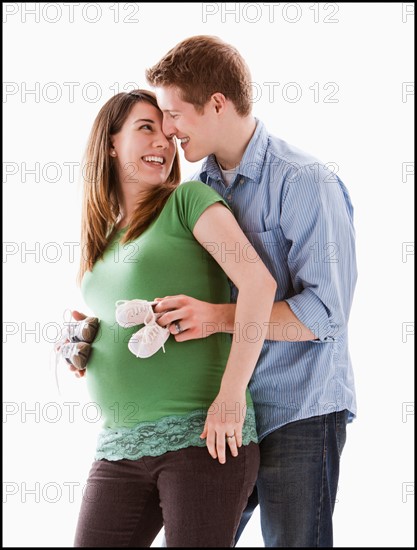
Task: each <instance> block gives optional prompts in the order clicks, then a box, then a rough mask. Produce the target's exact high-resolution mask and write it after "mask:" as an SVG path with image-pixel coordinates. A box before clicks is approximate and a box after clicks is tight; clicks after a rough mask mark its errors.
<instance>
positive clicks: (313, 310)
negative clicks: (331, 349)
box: [285, 288, 337, 343]
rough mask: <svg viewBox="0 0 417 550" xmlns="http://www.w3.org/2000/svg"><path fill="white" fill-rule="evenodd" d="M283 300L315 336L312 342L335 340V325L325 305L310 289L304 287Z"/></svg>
mask: <svg viewBox="0 0 417 550" xmlns="http://www.w3.org/2000/svg"><path fill="white" fill-rule="evenodd" d="M285 301H286V302H287V304H288V305H289V306H290V308H291V311H292V312H293V313H294V315H295V316H296V317H297V319H298V320H299V321H301V322H302V323H303V325H305V326H306V327H307V328H308V329H310V330H311V332H313V333H314V335H315V336H316V338H317V340H312V342H315V343H321V342H335V341H336V337H335V334H336V333H337V327H335V325H334V323H332V322H331V321H330V319H329V313H328V310H327V308H326V306H325V305H324V304H323V302H322V301H321V300H320V298H319V297H318V296H317V295H316V294H315V293H314V291H313V290H312V289H310V288H306V289H305V290H303V292H302V293H301V294H297V295H296V296H293V297H292V298H288V300H285Z"/></svg>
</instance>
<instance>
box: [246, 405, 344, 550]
mask: <svg viewBox="0 0 417 550" xmlns="http://www.w3.org/2000/svg"><path fill="white" fill-rule="evenodd" d="M347 418H348V412H347V411H346V410H345V411H341V412H335V413H330V414H325V415H322V416H315V417H312V418H307V419H305V420H299V421H296V422H291V423H290V424H286V425H285V426H282V427H281V428H279V429H277V430H275V431H274V432H272V433H270V434H269V435H267V436H266V437H265V438H264V439H263V440H262V441H261V443H260V445H259V448H260V451H261V465H260V469H259V473H258V479H257V482H256V487H255V489H254V491H253V493H252V495H251V496H250V498H249V501H248V505H247V507H246V509H245V511H244V512H243V515H242V519H241V522H240V525H239V527H238V530H237V533H236V538H235V542H237V541H238V539H239V537H240V535H241V534H242V531H243V529H244V528H245V525H246V524H247V522H248V521H249V519H250V517H251V516H252V513H253V511H254V509H255V508H256V506H257V505H258V504H259V506H260V516H261V528H262V536H263V539H264V544H265V546H266V547H276V548H285V547H287V548H290V547H291V548H292V547H304V548H306V547H332V546H333V526H332V515H333V510H334V504H335V500H336V492H337V483H338V479H339V462H340V456H341V454H342V450H343V447H344V444H345V441H346V423H347Z"/></svg>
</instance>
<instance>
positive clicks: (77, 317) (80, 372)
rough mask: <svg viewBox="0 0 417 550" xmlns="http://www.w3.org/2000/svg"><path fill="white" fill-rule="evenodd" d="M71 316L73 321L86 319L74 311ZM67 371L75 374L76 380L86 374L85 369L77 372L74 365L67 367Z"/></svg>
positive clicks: (82, 314)
mask: <svg viewBox="0 0 417 550" xmlns="http://www.w3.org/2000/svg"><path fill="white" fill-rule="evenodd" d="M71 314H72V317H73V319H75V321H82V320H83V319H85V318H86V317H87V315H84V313H80V312H79V311H75V310H74V311H72V312H71ZM67 342H69V340H67ZM69 370H70V371H72V372H73V373H74V374H75V376H76V378H82V377H83V376H85V373H86V372H87V369H84V370H79V369H77V368H76V367H74V365H69Z"/></svg>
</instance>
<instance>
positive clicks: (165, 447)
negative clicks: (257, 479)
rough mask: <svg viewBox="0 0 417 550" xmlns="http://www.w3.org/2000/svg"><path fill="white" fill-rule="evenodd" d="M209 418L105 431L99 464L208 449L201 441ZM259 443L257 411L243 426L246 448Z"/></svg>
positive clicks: (250, 411)
mask: <svg viewBox="0 0 417 550" xmlns="http://www.w3.org/2000/svg"><path fill="white" fill-rule="evenodd" d="M206 417H207V414H206V413H204V414H202V413H201V411H194V412H192V413H190V414H188V415H186V416H166V417H164V418H161V419H159V420H157V421H155V422H141V423H139V424H138V425H136V426H134V427H133V428H124V427H123V428H118V429H111V428H105V429H103V430H102V431H101V432H100V434H99V436H98V441H97V450H96V455H95V459H96V460H102V459H106V460H122V459H124V458H125V459H129V460H137V459H138V458H141V457H143V456H160V455H162V454H164V453H167V452H168V451H178V450H180V449H185V448H186V447H205V446H206V440H205V439H200V434H201V432H202V431H203V428H204V423H205V420H206ZM251 441H253V442H254V443H258V436H257V433H256V423H255V411H254V410H253V408H249V407H248V408H247V410H246V417H245V422H244V424H243V437H242V442H243V445H248V444H249V443H250V442H251Z"/></svg>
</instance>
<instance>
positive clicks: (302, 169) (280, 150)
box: [193, 121, 357, 440]
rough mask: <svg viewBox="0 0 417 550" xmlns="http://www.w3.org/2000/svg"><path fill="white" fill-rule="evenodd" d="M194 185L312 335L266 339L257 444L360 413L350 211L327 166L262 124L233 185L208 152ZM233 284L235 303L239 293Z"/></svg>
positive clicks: (256, 376)
mask: <svg viewBox="0 0 417 550" xmlns="http://www.w3.org/2000/svg"><path fill="white" fill-rule="evenodd" d="M193 179H199V180H200V181H202V182H203V183H206V184H207V185H210V186H211V187H212V188H213V189H215V190H216V191H217V192H218V193H219V194H220V195H221V196H222V197H223V198H224V199H225V200H226V201H227V203H228V204H229V205H230V207H231V209H232V211H233V213H234V215H235V217H236V219H237V221H238V223H239V225H240V227H241V228H242V229H243V231H244V232H245V234H246V236H247V237H248V239H249V241H250V242H251V243H252V244H253V246H254V247H255V249H256V251H257V252H258V254H259V256H260V257H261V258H262V260H263V262H264V263H265V265H266V266H267V267H268V269H269V271H270V272H271V274H272V275H273V276H274V277H275V279H276V281H277V284H278V288H277V292H276V298H275V301H282V300H285V301H286V302H287V303H288V305H289V306H290V308H291V310H292V311H293V313H294V314H295V315H296V317H297V318H298V319H299V320H300V321H301V322H302V323H303V324H304V325H305V326H307V327H308V328H309V329H310V330H311V331H312V332H313V333H314V334H315V336H316V338H317V339H316V340H313V341H306V342H302V341H301V342H300V341H299V337H298V338H297V332H298V333H299V330H300V329H299V328H297V327H296V325H295V324H291V326H288V327H284V335H285V334H286V335H287V338H288V340H287V341H273V340H266V341H265V344H264V346H263V349H262V352H261V355H260V358H259V361H258V364H257V366H256V369H255V371H254V373H253V376H252V379H251V381H250V384H249V388H250V391H251V394H252V398H253V401H254V405H255V411H256V420H257V428H258V434H259V439H260V440H261V439H262V438H263V437H265V436H266V435H267V434H268V433H270V432H272V431H273V430H275V429H277V428H279V427H280V426H283V425H284V424H287V423H288V422H293V421H295V420H301V419H304V418H309V417H312V416H317V415H322V414H326V413H329V412H335V411H341V410H343V409H347V410H348V411H349V412H350V414H349V420H352V419H353V417H354V416H355V415H356V397H355V387H354V377H353V371H352V366H351V361H350V357H349V351H348V326H347V325H348V318H349V312H350V308H351V303H352V298H353V292H354V288H355V283H356V279H357V270H356V258H355V230H354V226H353V207H352V204H351V201H350V197H349V194H348V191H347V189H346V187H345V186H344V184H343V183H342V182H341V180H340V179H339V178H338V177H337V176H336V175H335V174H334V173H333V172H331V171H330V170H329V169H327V168H326V167H325V166H324V165H323V163H321V162H320V161H318V160H317V159H315V158H314V157H312V156H310V155H308V154H307V153H305V152H303V151H301V150H299V149H297V148H296V147H294V146H292V145H289V144H288V143H286V142H285V141H282V140H281V139H278V138H276V137H274V136H271V135H269V134H268V132H267V130H266V128H265V126H264V125H263V124H262V122H261V121H257V126H256V130H255V132H254V134H253V136H252V138H251V140H250V142H249V144H248V146H247V148H246V151H245V153H244V155H243V158H242V161H241V163H240V165H239V166H238V167H237V168H236V177H235V178H234V181H233V182H232V183H231V184H230V185H229V186H226V185H225V184H224V183H223V180H222V174H221V171H220V168H219V166H218V164H217V162H216V159H215V157H214V156H213V155H210V156H209V157H207V158H206V159H205V161H204V163H203V165H202V168H201V169H200V170H199V172H198V174H197V175H196V176H195V177H194V178H193ZM231 287H232V301H233V302H236V298H237V292H238V291H237V289H236V287H234V286H233V284H232V283H231Z"/></svg>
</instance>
